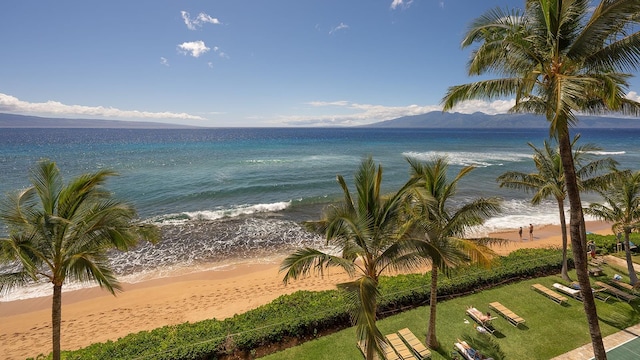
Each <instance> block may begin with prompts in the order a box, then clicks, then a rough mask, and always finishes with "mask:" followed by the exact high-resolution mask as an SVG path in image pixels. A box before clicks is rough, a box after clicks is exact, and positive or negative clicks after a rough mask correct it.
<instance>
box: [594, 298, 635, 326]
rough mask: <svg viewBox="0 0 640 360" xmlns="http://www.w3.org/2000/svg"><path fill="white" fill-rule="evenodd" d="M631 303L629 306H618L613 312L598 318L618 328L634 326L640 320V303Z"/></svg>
mask: <svg viewBox="0 0 640 360" xmlns="http://www.w3.org/2000/svg"><path fill="white" fill-rule="evenodd" d="M629 305H630V306H629V307H624V308H622V307H620V308H617V309H616V311H615V312H613V313H611V314H608V315H601V316H598V319H600V321H602V322H603V323H605V324H607V325H609V326H612V327H614V328H616V329H626V328H628V327H630V326H633V325H635V324H637V323H639V322H640V305H639V304H637V303H635V302H634V303H631V304H629Z"/></svg>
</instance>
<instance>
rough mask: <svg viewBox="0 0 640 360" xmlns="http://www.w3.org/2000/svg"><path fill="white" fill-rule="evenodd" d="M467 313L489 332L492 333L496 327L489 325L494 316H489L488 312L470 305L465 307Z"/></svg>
mask: <svg viewBox="0 0 640 360" xmlns="http://www.w3.org/2000/svg"><path fill="white" fill-rule="evenodd" d="M467 315H469V316H470V317H471V318H472V319H473V320H474V321H475V322H477V323H478V325H480V326H482V327H483V328H484V329H485V330H487V331H488V332H489V333H491V334H493V333H494V332H495V331H496V329H494V328H493V325H491V320H493V319H495V317H491V316H489V315H488V314H484V313H483V312H482V311H480V310H478V309H476V308H474V307H470V308H468V309H467Z"/></svg>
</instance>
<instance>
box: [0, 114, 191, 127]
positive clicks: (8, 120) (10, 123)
mask: <svg viewBox="0 0 640 360" xmlns="http://www.w3.org/2000/svg"><path fill="white" fill-rule="evenodd" d="M0 128H56V129H74V128H77V129H199V127H197V126H188V125H179V124H166V123H160V122H148V121H121V120H97V119H67V118H48V117H40V116H27V115H16V114H6V113H0Z"/></svg>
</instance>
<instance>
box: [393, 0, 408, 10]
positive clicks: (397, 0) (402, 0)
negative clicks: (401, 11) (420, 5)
mask: <svg viewBox="0 0 640 360" xmlns="http://www.w3.org/2000/svg"><path fill="white" fill-rule="evenodd" d="M412 2H413V0H393V2H391V9H393V10H395V9H396V8H398V7H403V8H408V7H409V6H411V3H412Z"/></svg>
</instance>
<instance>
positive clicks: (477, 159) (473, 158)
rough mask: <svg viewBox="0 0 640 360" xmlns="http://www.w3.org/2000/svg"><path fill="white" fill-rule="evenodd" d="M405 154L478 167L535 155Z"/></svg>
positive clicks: (522, 159)
mask: <svg viewBox="0 0 640 360" xmlns="http://www.w3.org/2000/svg"><path fill="white" fill-rule="evenodd" d="M403 155H404V156H406V157H410V158H415V159H417V160H423V161H425V160H427V161H428V160H431V159H433V158H435V157H446V158H447V159H448V160H449V164H451V165H459V166H477V167H488V166H502V165H504V163H505V162H522V161H527V160H530V159H531V158H532V157H533V156H532V155H531V154H524V153H523V154H519V153H511V152H468V151H427V152H404V153H403Z"/></svg>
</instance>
